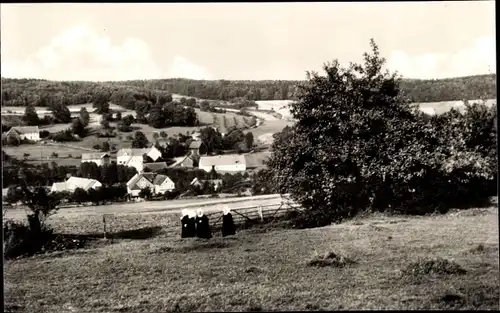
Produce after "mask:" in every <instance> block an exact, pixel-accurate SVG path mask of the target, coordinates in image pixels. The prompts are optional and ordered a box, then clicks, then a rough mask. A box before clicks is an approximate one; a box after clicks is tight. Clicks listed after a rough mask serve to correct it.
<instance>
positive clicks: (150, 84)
mask: <svg viewBox="0 0 500 313" xmlns="http://www.w3.org/2000/svg"><path fill="white" fill-rule="evenodd" d="M301 83H302V81H283V80H276V81H269V80H267V81H245V80H235V81H232V80H210V81H208V80H192V79H155V80H134V81H117V82H58V81H47V80H40V79H10V78H2V99H1V100H2V106H27V105H29V104H31V105H35V106H50V105H53V104H64V105H72V104H82V103H89V102H92V99H94V98H95V96H96V95H97V94H100V95H102V94H106V95H107V96H108V97H109V100H110V101H111V102H113V103H115V104H118V105H123V106H124V107H127V108H131V109H133V108H134V105H135V102H136V101H137V100H139V99H151V98H154V97H157V96H163V95H166V94H172V93H173V94H181V95H184V96H186V97H187V98H188V97H194V98H201V99H208V100H222V101H232V102H238V101H244V100H250V101H258V100H288V99H291V100H294V99H296V96H297V94H298V91H299V88H298V85H299V84H301ZM400 86H401V90H402V91H403V93H404V95H405V96H406V97H407V98H408V99H409V100H410V101H411V102H438V101H453V100H463V99H468V100H472V99H492V98H496V74H490V75H477V76H468V77H459V78H450V79H434V80H416V79H403V80H402V81H401V85H400Z"/></svg>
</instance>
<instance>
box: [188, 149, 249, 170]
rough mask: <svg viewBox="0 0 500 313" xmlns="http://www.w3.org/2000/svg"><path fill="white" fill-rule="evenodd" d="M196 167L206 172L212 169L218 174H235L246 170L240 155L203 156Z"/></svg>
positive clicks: (243, 158) (242, 157)
mask: <svg viewBox="0 0 500 313" xmlns="http://www.w3.org/2000/svg"><path fill="white" fill-rule="evenodd" d="M198 167H199V168H200V169H202V170H204V171H206V172H210V171H212V169H214V170H215V171H216V172H220V173H224V172H226V173H237V172H244V171H245V170H246V160H245V156H244V155H241V154H225V155H216V156H203V157H201V158H200V162H199V165H198Z"/></svg>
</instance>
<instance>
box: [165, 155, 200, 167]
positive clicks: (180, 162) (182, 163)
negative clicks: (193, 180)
mask: <svg viewBox="0 0 500 313" xmlns="http://www.w3.org/2000/svg"><path fill="white" fill-rule="evenodd" d="M170 167H184V168H193V167H194V160H193V158H192V157H191V156H188V155H186V156H183V157H180V158H174V163H173V164H171V165H170Z"/></svg>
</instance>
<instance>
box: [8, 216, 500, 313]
mask: <svg viewBox="0 0 500 313" xmlns="http://www.w3.org/2000/svg"><path fill="white" fill-rule="evenodd" d="M474 212H475V213H474ZM330 252H333V253H334V254H335V256H336V257H337V256H339V259H342V260H350V261H349V262H343V263H345V266H336V265H335V264H337V263H335V262H332V264H333V265H332V264H330V266H312V265H314V264H315V263H314V262H311V260H314V258H317V256H318V255H325V257H324V258H330V259H331V258H332V257H331V256H332V255H333V254H331V253H330ZM329 253H330V254H329ZM425 259H445V260H449V263H450V264H451V263H452V264H455V263H456V264H458V265H459V266H460V267H461V268H463V269H464V271H457V273H454V272H445V271H443V273H439V271H437V272H436V273H434V272H432V271H428V272H429V273H428V272H425V271H421V272H422V273H423V274H420V275H417V276H415V275H408V274H407V270H408V268H411V267H412V266H415V262H417V263H418V262H421V260H425ZM316 263H317V262H316ZM444 263H446V262H441V263H439V264H444ZM446 264H448V263H446ZM498 274H499V268H498V216H497V212H496V210H489V211H487V212H484V211H471V212H470V213H466V214H447V215H444V216H432V217H420V218H413V217H392V218H382V217H380V218H375V217H371V218H365V219H357V220H355V221H351V222H348V223H345V224H342V225H335V226H330V227H323V228H316V229H309V230H274V231H269V232H260V233H259V232H256V231H255V230H253V231H252V230H248V231H241V232H238V233H237V235H236V236H234V237H231V238H221V237H214V238H213V239H212V240H210V241H203V240H197V239H193V240H181V239H178V238H172V237H167V236H166V235H161V234H160V235H159V236H157V237H154V238H150V239H145V240H118V241H114V242H113V244H106V245H102V244H101V245H98V246H95V247H93V248H88V249H84V250H76V251H72V252H66V253H62V254H61V253H59V254H55V253H54V254H52V255H45V256H37V257H33V258H29V259H20V260H16V261H9V262H7V263H6V264H5V303H6V307H7V308H8V309H9V310H10V311H19V312H42V311H43V312H167V311H168V312H171V311H258V310H266V311H269V310H338V309H346V310H347V309H498V308H499V275H498Z"/></svg>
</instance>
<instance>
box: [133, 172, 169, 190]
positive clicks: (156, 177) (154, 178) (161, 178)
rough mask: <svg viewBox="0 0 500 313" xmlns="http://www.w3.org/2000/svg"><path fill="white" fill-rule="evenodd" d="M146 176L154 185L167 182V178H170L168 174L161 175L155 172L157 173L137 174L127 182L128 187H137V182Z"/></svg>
mask: <svg viewBox="0 0 500 313" xmlns="http://www.w3.org/2000/svg"><path fill="white" fill-rule="evenodd" d="M141 178H145V179H146V180H147V181H148V182H149V183H150V184H152V185H154V186H159V185H161V184H163V183H164V182H165V180H167V179H170V178H169V177H168V176H166V175H161V174H155V173H142V174H135V175H134V177H132V178H131V179H130V180H129V181H128V182H127V187H128V188H130V189H135V187H138V186H136V184H137V182H138V181H139V180H140V179H141Z"/></svg>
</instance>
